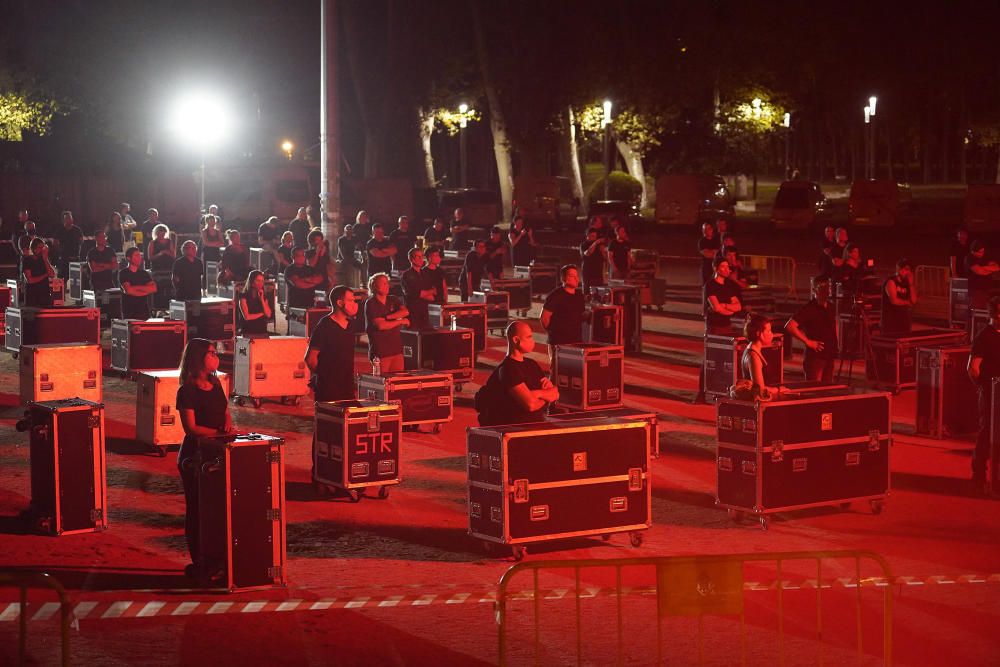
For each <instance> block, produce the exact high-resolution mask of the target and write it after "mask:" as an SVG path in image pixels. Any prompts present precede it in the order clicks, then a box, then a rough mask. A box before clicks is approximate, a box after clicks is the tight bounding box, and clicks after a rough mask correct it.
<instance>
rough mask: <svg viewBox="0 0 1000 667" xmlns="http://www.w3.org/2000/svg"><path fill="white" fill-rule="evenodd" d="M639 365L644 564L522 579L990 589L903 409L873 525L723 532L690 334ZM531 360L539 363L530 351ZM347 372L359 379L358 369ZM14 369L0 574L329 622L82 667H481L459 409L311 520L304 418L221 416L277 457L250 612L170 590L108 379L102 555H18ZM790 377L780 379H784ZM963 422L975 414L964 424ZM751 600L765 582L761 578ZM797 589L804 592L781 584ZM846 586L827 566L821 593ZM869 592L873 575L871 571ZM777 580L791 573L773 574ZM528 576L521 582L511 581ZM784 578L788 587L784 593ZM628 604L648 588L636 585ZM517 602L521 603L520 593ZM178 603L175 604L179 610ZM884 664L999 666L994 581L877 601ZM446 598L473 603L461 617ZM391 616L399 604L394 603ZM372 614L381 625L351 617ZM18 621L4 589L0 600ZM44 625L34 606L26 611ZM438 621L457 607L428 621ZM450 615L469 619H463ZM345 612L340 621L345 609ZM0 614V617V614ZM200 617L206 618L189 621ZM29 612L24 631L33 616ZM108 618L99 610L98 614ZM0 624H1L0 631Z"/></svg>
mask: <svg viewBox="0 0 1000 667" xmlns="http://www.w3.org/2000/svg"><path fill="white" fill-rule="evenodd" d="M647 324H648V326H649V327H650V328H651V329H653V330H654V331H651V332H649V333H648V334H647V337H646V345H647V351H646V353H645V354H642V355H639V356H637V357H634V358H629V360H628V366H627V371H626V373H627V377H626V384H627V387H626V402H627V403H628V404H629V405H633V406H636V407H643V408H648V409H652V410H655V411H657V412H658V413H659V414H660V418H661V440H660V445H661V451H662V456H661V457H660V458H659V459H656V460H655V461H654V462H653V464H652V473H653V518H654V522H655V525H654V527H653V528H652V529H651V530H649V531H648V532H647V533H646V536H645V543H644V544H643V545H642V546H641V547H639V548H633V547H631V546H630V545H629V544H628V539H627V537H626V536H616V537H614V538H612V540H611V541H610V542H602V541H601V540H600V539H599V538H597V539H582V540H576V541H573V542H570V543H566V542H563V543H554V544H545V545H538V546H536V547H533V548H530V549H529V557H528V558H529V561H531V562H537V561H539V560H546V559H556V558H560V559H562V558H569V559H589V558H622V557H634V556H669V555H689V554H731V553H748V552H754V553H765V552H779V551H798V550H840V549H864V550H872V551H875V552H877V553H879V554H881V555H883V556H884V557H885V558H886V559H887V560H888V562H889V564H890V566H891V569H892V574H893V576H910V577H915V578H916V579H915V581H925V580H926V579H927V578H928V577H933V576H935V575H943V576H944V577H945V578H946V580H955V579H956V578H957V577H960V576H962V575H972V574H975V575H990V574H994V573H1000V548H998V544H1000V513H998V512H997V507H998V505H997V503H996V501H990V500H982V499H975V498H972V497H970V495H969V491H970V488H969V485H968V482H967V479H966V478H967V475H968V470H969V459H970V452H971V442H966V441H955V440H930V439H926V438H920V437H916V436H914V435H912V433H913V419H914V399H915V396H914V392H912V391H910V392H905V393H903V394H902V395H901V396H899V397H898V398H897V399H896V400H895V401H894V408H893V410H894V422H895V430H896V435H895V442H894V446H893V450H892V456H893V460H892V470H893V487H894V488H893V492H892V495H891V496H890V498H889V500H888V503H887V507H886V511H885V512H884V513H883V514H882V515H880V516H874V515H873V514H872V513H871V512H870V511H869V509H868V507H867V506H862V505H861V504H856V505H853V506H852V507H850V509H848V510H847V511H840V510H837V509H822V510H812V511H806V512H798V513H791V514H788V515H786V516H779V517H777V518H776V520H774V521H773V522H772V524H771V528H770V530H768V531H767V532H763V531H761V530H759V529H758V528H756V527H755V526H752V525H737V524H735V523H733V522H732V521H730V520H729V518H727V516H726V513H725V512H723V511H720V510H718V509H716V508H715V507H714V448H713V446H714V430H713V421H714V408H712V407H709V406H692V405H690V404H689V400H690V398H691V396H692V395H693V392H694V390H695V388H696V385H697V376H696V366H695V365H696V364H697V363H698V360H699V358H700V349H699V348H700V346H699V343H698V341H696V340H695V339H694V335H695V334H696V332H697V330H698V329H699V327H700V325H699V324H698V323H695V322H691V321H686V320H683V319H673V318H667V317H663V316H651V317H648V318H647ZM491 344H492V347H491V349H490V350H489V351H488V352H487V353H486V354H484V355H482V356H481V357H480V360H479V368H478V369H477V373H476V376H477V383H478V382H482V381H484V380H485V378H486V375H487V373H488V372H489V369H490V368H491V367H492V366H493V365H495V363H496V362H497V361H499V359H500V358H501V356H502V349H501V347H500V340H499V339H495V338H494V339H491ZM540 348H541V349H539V352H540V354H539V355H538V356H539V359H540V360H541V359H542V358H543V356H542V355H543V354H544V346H540ZM358 361H359V368H360V364H361V363H362V362H363V359H362V356H361V350H359V351H358ZM16 368H17V366H16V364H15V363H14V362H13V361H11V360H10V358H9V357H7V356H4V357H3V358H2V359H0V470H2V473H0V564H3V565H4V566H12V567H15V568H25V569H28V568H30V569H33V570H45V571H50V572H52V573H53V574H54V576H56V578H58V579H59V580H60V581H62V582H63V583H64V584H65V585H66V586H67V587H68V588H70V589H71V594H72V597H73V599H74V601H75V602H85V601H97V602H101V601H104V602H108V601H130V602H132V603H133V605H132V606H130V607H129V608H128V609H131V611H128V610H126V611H125V612H124V613H123V615H124V616H129V615H135V614H136V613H137V612H138V611H139V610H141V609H143V608H145V606H146V605H147V603H149V602H151V601H164V602H167V603H170V604H174V605H175V606H176V603H178V602H181V601H191V600H208V601H210V602H213V603H214V602H234V603H239V604H242V603H243V602H245V601H251V600H298V599H303V600H308V601H310V602H309V604H312V602H314V601H316V600H326V601H331V600H333V601H332V602H331V603H330V605H329V606H331V607H334V608H331V609H327V610H325V611H302V610H301V609H302V608H304V607H305V606H306V605H305V603H302V604H301V605H298V606H297V607H296V609H297V610H296V611H280V612H279V611H272V612H260V613H249V612H246V613H239V614H233V613H229V614H221V615H210V616H209V615H202V614H198V615H193V616H190V617H169V618H163V617H160V616H156V617H153V618H107V619H100V618H98V619H92V618H90V617H88V618H86V619H85V620H83V621H82V622H81V623H80V626H79V630H74V631H73V633H72V651H73V655H74V659H75V660H76V661H77V662H78V663H79V664H102V665H109V664H144V665H147V664H182V663H183V664H210V663H220V662H223V661H224V662H225V663H226V664H232V663H235V662H236V661H238V660H252V661H254V662H255V663H257V664H299V665H301V664H314V665H319V664H338V665H340V664H347V665H350V664H463V665H465V664H479V663H496V662H497V660H498V641H497V626H496V623H495V618H494V609H493V605H492V603H490V602H479V601H478V600H479V599H480V598H481V597H482V596H484V595H486V594H487V593H490V592H492V591H494V590H495V588H496V584H497V582H498V580H499V578H500V576H501V575H502V574H503V573H504V571H505V570H506V569H507V568H508V567H510V566H511V565H512V562H510V561H507V560H498V559H494V558H490V557H487V556H486V555H485V554H484V552H483V549H482V548H481V545H479V544H478V543H477V542H475V541H473V540H472V539H470V538H469V537H468V535H467V534H466V518H465V486H464V478H465V475H464V470H465V457H464V430H465V428H466V427H467V426H469V425H471V424H472V423H473V421H474V414H473V412H472V410H471V408H470V405H471V398H472V393H473V391H474V387H469V386H467V387H466V389H465V391H464V392H463V394H461V395H459V397H458V398H457V401H456V402H457V404H458V408H457V410H456V415H455V421H453V422H452V423H450V424H447V425H445V427H444V428H443V430H442V431H441V433H440V434H437V435H433V434H416V433H406V434H405V436H406V437H405V439H404V445H405V449H404V451H403V464H402V474H403V477H404V482H403V484H402V485H401V486H398V487H395V488H394V489H393V490H392V494H391V496H390V498H389V499H387V500H384V501H380V500H375V499H371V500H369V499H366V500H363V501H362V502H360V503H358V504H351V503H349V502H346V501H341V500H322V499H318V498H317V497H316V496H315V495H314V492H313V490H312V489H311V487H310V485H309V437H310V433H311V429H312V424H311V415H310V414H309V412H308V411H307V409H306V408H305V407H304V406H303V407H291V406H280V405H276V404H265V406H264V407H263V408H262V409H260V410H255V409H253V408H239V407H233V411H234V412H233V414H234V420H235V422H236V424H237V425H238V427H239V428H240V429H241V430H254V431H260V432H264V433H273V434H277V435H281V436H282V437H284V438H286V441H287V445H286V454H287V458H286V461H287V478H288V486H287V489H286V494H287V500H288V506H287V515H288V558H289V561H288V570H289V588H288V590H281V591H268V592H266V593H261V592H256V593H244V594H237V595H220V594H214V593H205V592H197V591H196V592H190V591H188V590H186V589H187V588H188V587H189V586H190V585H191V583H190V582H188V581H187V580H186V579H184V578H183V576H182V575H181V569H182V568H183V565H184V564H185V563H186V562H187V555H186V553H185V546H184V540H183V535H182V513H183V498H182V496H181V495H179V493H180V482H179V479H178V476H177V472H176V468H175V455H173V454H171V455H169V456H168V457H167V458H165V459H161V458H157V457H155V456H151V455H148V454H145V453H144V452H142V451H141V448H140V447H138V446H136V445H134V444H133V443H132V442H131V440H132V438H133V437H134V415H135V408H134V400H135V397H134V384H133V383H131V382H129V381H126V380H121V379H118V378H116V377H113V376H111V375H108V376H107V377H106V378H105V384H104V387H105V401H106V404H107V428H108V449H109V452H110V453H109V456H108V484H109V490H108V499H109V506H110V521H111V527H110V529H109V530H108V531H107V532H105V533H101V534H87V535H75V536H66V537H62V538H50V537H42V536H34V535H26V534H22V531H21V529H20V526H19V523H18V521H17V520H16V515H17V514H18V513H19V512H20V511H21V510H22V509H23V508H25V507H26V506H27V504H28V500H29V496H30V491H29V475H28V472H29V467H28V465H29V463H28V455H27V448H26V447H25V446H24V445H25V443H26V437H25V435H24V434H19V433H15V432H14V430H13V423H14V421H15V419H16V418H17V416H18V415H19V412H20V409H19V407H18V405H17V404H18V398H17V379H16V372H17V371H16ZM793 373H794V371H793V370H791V369H790V370H789V375H790V376H791V375H792V374H793ZM970 409H971V406H970ZM758 574H759V575H760V580H761V581H768V580H769V579H773V575H774V573H773V571H772V572H770V573H768V572H764V571H760V572H758ZM793 574H796V575H801V576H802V577H803V578H807V577H808V576H809V573H808V572H807V571H806V570H804V569H803V570H802V571H801V572H793ZM826 574H827V575H833V576H845V577H846V576H851V574H852V572H850V571H849V569H848V568H847V567H846V565H845V564H844V563H843V562H839V563H834V564H832V565H831V570H830V571H829V572H827V573H826ZM865 574H875V572H874V571H873V570H872V571H869V572H866V573H865ZM785 575H788V572H786V573H785ZM522 576H525V575H522ZM785 578H789V577H788V576H785ZM641 579H642V577H638V576H637V578H636V583H635V585H637V586H641V585H648V584H650V583H651V581H652V580H651V579H650V578H649V577H648V576H647V577H646V580H645V582H643V581H641ZM551 580H552V586H551V587H553V588H559V587H563V588H565V587H570V588H571V587H572V585H573V579H572V577H571V575H570V574H568V573H566V572H559V573H555V574H554V575H552V576H551ZM528 582H529V580H528V579H524V580H523V584H524V585H517V586H515V588H516V589H518V590H520V589H522V588H527V587H528V586H529V583H528ZM610 582H611V579H610V578H609V577H607V576H605V575H587V576H586V577H585V578H584V582H583V583H584V585H592V586H603V585H607V584H609V583H610ZM179 589H180V590H179ZM893 590H894V592H895V595H894V603H895V604H894V613H893V620H894V624H893V627H894V632H893V639H894V642H893V643H894V649H895V657H896V663H897V664H926V665H931V664H941V663H944V662H950V663H952V664H956V665H958V664H962V665H967V664H983V665H986V664H995V660H996V658H995V655H996V651H997V650H998V649H1000V639H998V638H997V633H996V628H997V627H998V624H997V620H998V616H1000V578H994V579H993V580H992V581H991V582H985V583H954V584H947V583H945V584H934V583H927V584H924V585H919V586H918V585H913V586H905V587H904V586H901V585H897V586H894V587H893ZM463 593H472V596H471V597H468V598H467V599H466V598H464V597H463V596H462V595H460V594H463ZM862 593H863V595H862V600H861V605H862V609H863V610H864V613H863V615H862V629H863V633H864V642H863V648H862V650H863V653H864V654H865V656H866V659H865V662H866V663H867V662H877V661H878V659H879V656H881V627H882V625H881V624H882V614H881V606H880V601H881V594H882V590H881V589H877V588H874V587H868V588H863V589H862ZM417 595H437V596H443V597H439V598H436V599H435V600H434V603H433V604H429V605H425V606H416V607H415V606H412V604H410V602H412V600H413V599H414V597H415V596H417ZM823 595H824V598H823V602H822V603H821V604H820V605H819V609H820V611H821V620H822V624H823V628H824V632H823V637H824V643H823V658H824V660H825V661H826V662H827V664H839V663H842V662H844V661H846V660H854V653H853V651H854V650H855V649H856V637H855V630H856V625H855V618H854V610H855V606H854V605H855V603H856V602H857V601H858V600H857V598H856V596H855V591H854V590H853V589H848V590H845V589H843V588H842V587H840V588H837V587H835V588H834V589H831V590H829V591H824V592H823ZM394 596H403V597H401V598H398V599H397V598H396V597H394ZM372 597H375V598H378V599H379V600H380V601H381V604H382V606H374V605H375V604H377V603H374V602H369V603H365V604H364V606H360V607H359V605H362V603H363V602H362V600H361V599H362V598H372ZM14 599H16V593H15V592H14V591H12V590H10V589H0V600H4V601H8V600H14ZM32 599H33V600H37V602H38V603H39V604H40V603H41V602H44V601H45V600H47V599H49V598H47V597H46V596H45V595H43V594H37V595H33V597H32ZM442 599H450V600H451V601H452V602H453V603H452V604H441V603H439V602H440V600H442ZM463 600H464V601H463ZM345 601H353V605H354V607H355V608H347V609H344V608H343V606H344V604H345ZM777 604H778V603H777V599H776V593H775V591H774V590H771V591H761V592H757V591H749V592H747V607H746V624H747V626H746V627H747V631H746V632H747V635H746V636H747V651H748V660H749V662H750V663H751V664H773V663H774V662H775V661H776V660H777V651H778V646H779V640H778V635H777V629H778V623H777V617H776V610H777ZM782 604H783V611H784V624H785V625H784V627H785V632H786V641H787V642H788V643H787V645H786V655H787V658H788V664H815V663H816V662H818V660H819V658H818V656H819V644H818V643H817V642H816V641H814V638H815V620H816V613H817V603H816V597H815V590H814V589H806V590H800V591H786V592H785V593H784V594H783V601H782ZM622 605H623V606H622V617H623V636H624V637H625V642H624V653H625V654H626V655H627V656H628V662H629V664H654V663H655V662H656V652H655V637H656V632H655V628H656V617H655V605H654V604H653V601H652V599H651V598H649V597H648V596H641V595H635V596H630V597H626V598H624V600H623V603H622ZM514 606H515V607H516V609H514V611H515V612H516V613H515V614H514V616H513V618H514V621H513V626H512V627H511V632H512V635H511V637H512V639H511V642H510V645H511V646H512V650H513V651H514V653H513V654H512V656H511V659H512V661H513V662H515V663H517V664H523V663H524V662H526V661H529V662H530V660H531V657H530V655H529V654H528V653H526V652H525V651H530V650H532V649H533V644H532V640H533V633H532V631H531V629H530V627H529V626H528V625H527V624H528V623H529V621H530V620H531V619H532V616H531V613H530V612H531V611H532V605H531V604H530V603H525V602H519V603H514ZM5 607H6V604H0V613H2V611H3V609H4V608H5ZM205 608H206V607H204V606H202V607H201V609H205ZM541 608H542V616H541V618H542V630H541V631H540V635H539V639H540V646H539V648H540V654H539V659H540V661H541V662H542V663H543V664H564V663H565V664H573V663H575V662H576V653H575V651H576V646H577V644H576V641H577V640H576V632H575V625H574V622H573V619H574V618H575V613H576V608H575V602H572V601H571V600H570V601H568V600H566V599H564V600H561V601H547V602H544V603H542V605H541ZM39 609H40V607H39V606H37V605H36V606H33V607H32V612H31V613H37V612H38V610H39ZM102 609H103V607H102ZM580 611H581V614H582V619H583V621H582V623H583V624H582V626H581V628H582V632H581V645H582V646H583V649H584V651H583V657H584V662H586V663H588V664H604V663H607V662H609V661H613V660H614V655H615V651H616V648H617V645H618V643H617V628H618V625H617V618H618V611H617V609H616V607H615V600H614V599H613V598H596V599H592V600H584V601H582V602H581V607H580ZM2 618H3V616H2V615H0V619H2ZM55 628H56V624H55V623H54V622H53V621H52V620H46V621H34V622H32V623H30V624H29V633H30V637H31V642H30V652H31V655H32V656H34V658H35V659H36V660H37V661H38V662H39V663H49V662H51V661H52V660H53V659H54V658H55V655H56V647H57V643H56V641H55V640H56V637H57V634H56V633H55ZM662 628H663V643H662V646H663V650H664V651H665V657H666V658H668V659H670V660H671V662H673V663H674V664H689V663H697V662H698V645H699V643H698V641H697V639H698V628H697V623H695V622H694V621H693V620H690V619H684V618H669V619H665V620H664V621H663V625H662ZM702 632H703V633H704V635H703V639H704V641H703V643H702V646H703V656H702V657H703V659H704V660H705V662H706V664H732V663H734V662H738V661H739V656H740V641H739V637H740V630H739V623H738V618H725V619H708V620H706V622H705V624H704V626H703V628H702ZM16 634H17V624H16V623H14V622H11V621H9V620H7V621H4V620H0V664H5V663H10V662H12V661H14V660H16V655H17V653H16V652H17V642H16V639H15V638H16Z"/></svg>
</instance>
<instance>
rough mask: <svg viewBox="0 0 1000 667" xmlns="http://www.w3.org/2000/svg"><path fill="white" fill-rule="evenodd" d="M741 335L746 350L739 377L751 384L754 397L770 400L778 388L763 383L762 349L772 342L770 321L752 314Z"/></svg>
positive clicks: (763, 361)
mask: <svg viewBox="0 0 1000 667" xmlns="http://www.w3.org/2000/svg"><path fill="white" fill-rule="evenodd" d="M743 335H744V336H746V338H747V348H746V349H745V350H744V351H743V357H742V359H740V370H741V375H742V376H743V379H745V380H750V381H751V382H752V383H753V391H754V393H755V395H758V396H760V397H761V398H765V399H766V398H770V397H771V396H772V395H774V394H776V393H778V391H779V388H778V387H768V386H767V383H766V382H765V381H764V369H765V368H767V359H765V358H764V352H763V348H765V347H770V346H771V342H772V341H773V340H774V334H773V333H772V332H771V320H769V319H767V318H766V317H764V316H763V315H761V314H760V313H752V314H751V315H750V317H749V318H748V319H747V322H746V324H745V325H744V327H743Z"/></svg>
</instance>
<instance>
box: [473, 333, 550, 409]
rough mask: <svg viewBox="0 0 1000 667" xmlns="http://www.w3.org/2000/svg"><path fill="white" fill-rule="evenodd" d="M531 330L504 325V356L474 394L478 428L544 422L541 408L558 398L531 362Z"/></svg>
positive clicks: (543, 375)
mask: <svg viewBox="0 0 1000 667" xmlns="http://www.w3.org/2000/svg"><path fill="white" fill-rule="evenodd" d="M534 349H535V338H534V334H533V332H532V331H531V326H530V325H529V324H528V323H527V322H525V321H523V320H515V321H513V322H511V323H510V324H508V325H507V356H505V357H504V358H503V361H501V362H500V364H499V365H498V366H497V367H496V368H495V369H494V370H493V372H492V373H491V374H490V377H489V379H488V380H487V381H486V384H485V385H483V388H482V389H481V390H480V392H479V393H477V394H476V411H477V412H478V413H479V425H480V426H495V425H497V424H529V423H532V422H540V421H544V420H545V408H546V406H548V405H549V403H552V402H554V401H556V400H558V398H559V390H558V389H557V388H556V387H555V386H554V385H553V384H552V381H551V380H550V379H549V378H548V377H546V376H545V372H544V371H543V370H542V368H541V366H539V365H538V362H536V361H535V360H534V359H530V358H528V356H527V355H529V354H531V352H532V351H533V350H534Z"/></svg>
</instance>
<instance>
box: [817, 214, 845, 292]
mask: <svg viewBox="0 0 1000 667" xmlns="http://www.w3.org/2000/svg"><path fill="white" fill-rule="evenodd" d="M847 245H848V238H847V230H846V229H844V228H843V227H838V228H837V229H836V230H835V231H834V233H833V244H832V245H830V247H829V250H827V249H826V247H825V244H824V250H823V254H822V255H820V258H819V272H820V275H824V276H830V277H831V278H833V279H834V282H836V274H837V271H838V270H839V269H840V267H841V266H843V264H844V253H845V252H846V250H847Z"/></svg>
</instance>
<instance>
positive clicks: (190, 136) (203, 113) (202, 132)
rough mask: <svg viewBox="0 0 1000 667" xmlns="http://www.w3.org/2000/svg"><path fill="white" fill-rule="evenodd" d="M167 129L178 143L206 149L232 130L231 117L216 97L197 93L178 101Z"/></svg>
mask: <svg viewBox="0 0 1000 667" xmlns="http://www.w3.org/2000/svg"><path fill="white" fill-rule="evenodd" d="M170 127H171V129H172V130H173V131H174V133H175V134H176V135H177V136H178V138H180V140H181V141H183V142H185V143H187V144H189V145H191V146H193V147H195V148H198V149H205V148H210V147H212V146H215V145H218V144H220V143H222V142H223V141H224V140H225V139H226V137H227V136H228V134H229V132H230V131H231V130H232V118H231V116H230V114H229V111H228V110H227V109H226V108H225V106H224V105H223V104H222V102H221V101H220V99H219V97H218V95H216V94H211V93H198V94H192V95H189V96H187V97H183V98H181V99H180V100H179V101H178V102H177V105H176V106H175V107H174V112H173V115H172V116H171V122H170Z"/></svg>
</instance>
